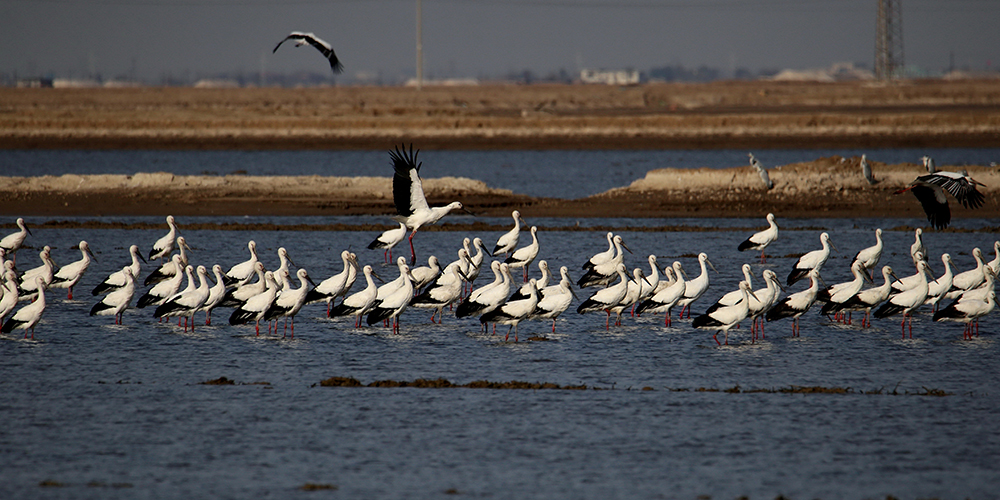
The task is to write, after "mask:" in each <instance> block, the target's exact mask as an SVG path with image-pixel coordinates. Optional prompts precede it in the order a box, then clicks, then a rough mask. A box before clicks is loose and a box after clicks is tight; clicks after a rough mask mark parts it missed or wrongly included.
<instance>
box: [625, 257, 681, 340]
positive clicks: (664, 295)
mask: <svg viewBox="0 0 1000 500" xmlns="http://www.w3.org/2000/svg"><path fill="white" fill-rule="evenodd" d="M672 269H673V271H674V275H675V276H676V277H677V278H676V280H675V281H674V282H673V283H672V284H670V285H669V286H667V287H666V288H663V289H662V290H660V291H658V292H656V293H654V294H653V296H652V297H649V298H648V299H646V300H644V301H642V302H641V303H640V304H639V305H638V306H637V307H636V308H635V313H636V314H642V313H644V312H647V311H648V312H651V313H659V312H662V313H664V315H665V316H666V319H665V320H664V322H663V323H664V325H665V326H670V310H671V309H673V307H674V305H676V304H677V302H678V301H679V300H680V299H681V298H683V297H684V290H685V289H686V288H687V286H686V282H685V279H684V269H683V268H682V267H681V263H680V262H677V261H674V264H673V267H672Z"/></svg>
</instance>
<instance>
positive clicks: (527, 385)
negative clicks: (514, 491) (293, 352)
mask: <svg viewBox="0 0 1000 500" xmlns="http://www.w3.org/2000/svg"><path fill="white" fill-rule="evenodd" d="M319 385H320V386H321V387H383V388H386V387H416V388H421V389H451V388H465V389H535V390H537V389H557V390H586V389H589V387H587V386H586V385H566V386H562V385H559V384H553V383H551V382H523V381H518V380H512V381H510V382H490V381H489V380H474V381H472V382H469V383H467V384H455V383H452V382H451V381H449V380H446V379H443V378H438V379H433V380H431V379H423V378H418V379H416V380H413V381H405V380H377V381H375V382H371V383H369V384H367V385H365V384H362V383H361V381H359V380H358V379H356V378H354V377H330V378H328V379H326V380H322V381H320V383H319ZM313 387H315V384H314V385H313ZM595 389H596V388H595Z"/></svg>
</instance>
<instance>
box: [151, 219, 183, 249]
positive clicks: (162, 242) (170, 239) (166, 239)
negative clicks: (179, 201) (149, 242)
mask: <svg viewBox="0 0 1000 500" xmlns="http://www.w3.org/2000/svg"><path fill="white" fill-rule="evenodd" d="M167 226H169V227H170V231H169V232H167V234H165V235H163V236H162V237H160V239H158V240H156V243H153V248H151V249H150V250H149V260H155V259H162V258H164V257H166V256H168V255H170V252H173V251H174V240H175V239H176V238H177V223H176V222H175V221H174V216H173V215H168V216H167Z"/></svg>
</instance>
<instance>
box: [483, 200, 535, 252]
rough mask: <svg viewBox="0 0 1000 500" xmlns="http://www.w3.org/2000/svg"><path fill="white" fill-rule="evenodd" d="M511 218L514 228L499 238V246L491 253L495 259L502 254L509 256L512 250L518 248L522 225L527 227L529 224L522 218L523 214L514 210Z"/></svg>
mask: <svg viewBox="0 0 1000 500" xmlns="http://www.w3.org/2000/svg"><path fill="white" fill-rule="evenodd" d="M510 216H511V217H513V218H514V227H513V229H511V230H510V231H507V232H506V233H504V234H503V235H501V236H500V237H499V238H497V244H496V245H495V246H494V247H493V252H491V253H490V255H492V256H494V257H496V256H497V255H500V254H504V255H507V254H508V253H510V251H511V250H513V249H515V248H517V241H518V239H519V238H520V237H521V223H522V222H523V223H524V224H525V225H527V222H524V219H522V218H521V212H518V211H517V210H514V211H513V212H511V213H510Z"/></svg>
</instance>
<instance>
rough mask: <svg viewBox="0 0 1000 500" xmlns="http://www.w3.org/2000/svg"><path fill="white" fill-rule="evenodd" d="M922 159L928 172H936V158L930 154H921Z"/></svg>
mask: <svg viewBox="0 0 1000 500" xmlns="http://www.w3.org/2000/svg"><path fill="white" fill-rule="evenodd" d="M920 161H921V162H922V163H923V164H924V168H925V169H927V173H928V174H936V173H937V166H936V165H934V158H931V157H930V156H921V157H920Z"/></svg>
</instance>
